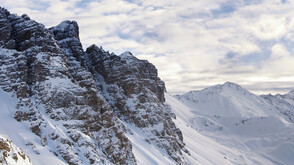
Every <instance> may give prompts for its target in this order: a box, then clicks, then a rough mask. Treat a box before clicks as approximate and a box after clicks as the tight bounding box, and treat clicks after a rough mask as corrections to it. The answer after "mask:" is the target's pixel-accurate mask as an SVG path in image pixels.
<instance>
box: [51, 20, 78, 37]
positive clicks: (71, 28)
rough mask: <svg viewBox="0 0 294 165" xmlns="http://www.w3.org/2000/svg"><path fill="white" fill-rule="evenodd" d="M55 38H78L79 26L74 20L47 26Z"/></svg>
mask: <svg viewBox="0 0 294 165" xmlns="http://www.w3.org/2000/svg"><path fill="white" fill-rule="evenodd" d="M49 30H51V31H52V32H53V34H54V36H55V38H56V39H57V40H62V39H66V38H77V39H79V26H78V23H77V22H76V21H69V20H66V21H63V22H61V23H60V24H58V25H57V26H55V27H51V28H49Z"/></svg>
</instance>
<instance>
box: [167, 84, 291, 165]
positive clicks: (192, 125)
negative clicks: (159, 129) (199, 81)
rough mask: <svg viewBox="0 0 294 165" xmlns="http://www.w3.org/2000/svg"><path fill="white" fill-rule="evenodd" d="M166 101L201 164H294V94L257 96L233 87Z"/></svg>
mask: <svg viewBox="0 0 294 165" xmlns="http://www.w3.org/2000/svg"><path fill="white" fill-rule="evenodd" d="M166 100H167V103H169V104H170V105H171V107H172V110H173V112H174V113H175V114H176V116H177V119H176V120H174V121H175V123H176V125H177V126H178V127H179V128H180V129H181V131H182V132H183V137H184V142H185V143H186V145H187V149H188V150H189V151H190V153H191V155H192V157H193V158H196V159H197V160H196V161H195V162H198V163H200V164H283V165H284V164H285V165H286V164H287V165H291V164H293V162H294V123H293V117H294V116H293V112H294V108H293V106H294V104H293V103H294V102H293V101H294V99H293V92H292V91H291V92H289V93H288V94H285V95H275V96H273V95H262V96H257V95H255V94H253V93H250V92H249V91H247V90H246V89H244V88H242V87H241V86H239V85H237V84H234V83H231V82H227V83H225V84H222V85H216V86H213V87H209V88H206V89H204V90H201V91H192V92H188V93H186V94H183V95H176V96H169V95H166ZM220 162H221V163H220Z"/></svg>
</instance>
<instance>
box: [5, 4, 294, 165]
mask: <svg viewBox="0 0 294 165" xmlns="http://www.w3.org/2000/svg"><path fill="white" fill-rule="evenodd" d="M293 121H294V92H293V91H291V92H289V93H288V94H286V95H275V96H272V95H263V96H257V95H254V94H252V93H250V92H248V91H247V90H246V89H243V88H242V87H241V86H239V85H237V84H234V83H225V84H223V85H217V86H214V87H210V88H207V89H204V90H202V91H193V92H189V93H186V94H184V95H178V96H170V95H168V94H167V93H166V89H165V84H164V82H163V81H162V80H161V79H160V78H159V77H158V74H157V69H156V67H155V66H154V65H152V64H151V63H149V62H148V61H146V60H139V59H137V58H136V57H135V56H134V55H133V54H132V53H131V52H125V53H123V54H121V55H116V54H114V53H109V52H108V51H105V50H103V49H102V47H98V46H96V45H91V46H90V47H88V48H86V49H85V51H84V49H83V47H82V44H81V42H80V39H79V27H78V24H77V22H75V21H63V22H61V23H60V24H59V25H57V26H55V27H51V28H49V29H47V28H46V27H45V26H43V25H42V24H40V23H38V22H36V21H34V20H31V19H30V18H29V16H27V15H26V14H24V15H22V16H17V15H15V14H11V13H10V12H9V11H7V10H6V9H4V8H0V162H1V163H2V164H12V165H13V164H34V165H52V164H56V165H63V164H69V165H88V164H130V165H133V164H140V165H141V164H142V165H145V164H146V165H151V164H177V165H178V164H181V165H185V164H289V165H291V164H293V162H294V145H293V143H294V126H293Z"/></svg>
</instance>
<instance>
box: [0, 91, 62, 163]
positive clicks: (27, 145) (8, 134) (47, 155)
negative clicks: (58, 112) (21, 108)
mask: <svg viewBox="0 0 294 165" xmlns="http://www.w3.org/2000/svg"><path fill="white" fill-rule="evenodd" d="M0 105H1V111H0V126H1V127H0V136H1V137H4V138H6V139H9V140H11V141H12V143H13V144H14V145H16V146H17V147H19V148H21V149H22V150H23V153H24V154H25V155H27V156H28V157H29V158H30V159H31V162H32V163H33V164H36V165H38V164H42V165H52V164H58V165H63V164H64V165H66V163H64V162H62V161H61V160H60V159H59V158H58V157H56V156H55V155H54V154H53V153H51V152H50V151H49V149H50V148H49V147H43V146H42V144H41V142H40V140H39V138H38V137H37V136H36V135H35V134H34V133H33V132H32V131H31V130H30V129H29V128H28V127H26V125H24V124H23V123H21V122H17V121H16V120H15V119H14V113H15V111H16V108H15V107H16V105H17V99H16V98H14V97H12V96H11V93H7V92H4V91H3V90H2V89H1V88H0Z"/></svg>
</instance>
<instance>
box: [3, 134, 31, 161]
mask: <svg viewBox="0 0 294 165" xmlns="http://www.w3.org/2000/svg"><path fill="white" fill-rule="evenodd" d="M0 164H9V165H18V164H19V165H32V162H31V160H30V158H29V157H28V156H26V155H25V154H24V153H23V151H22V150H21V149H20V148H19V147H17V146H15V145H14V144H13V143H12V142H11V141H10V140H8V139H6V138H3V137H0Z"/></svg>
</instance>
